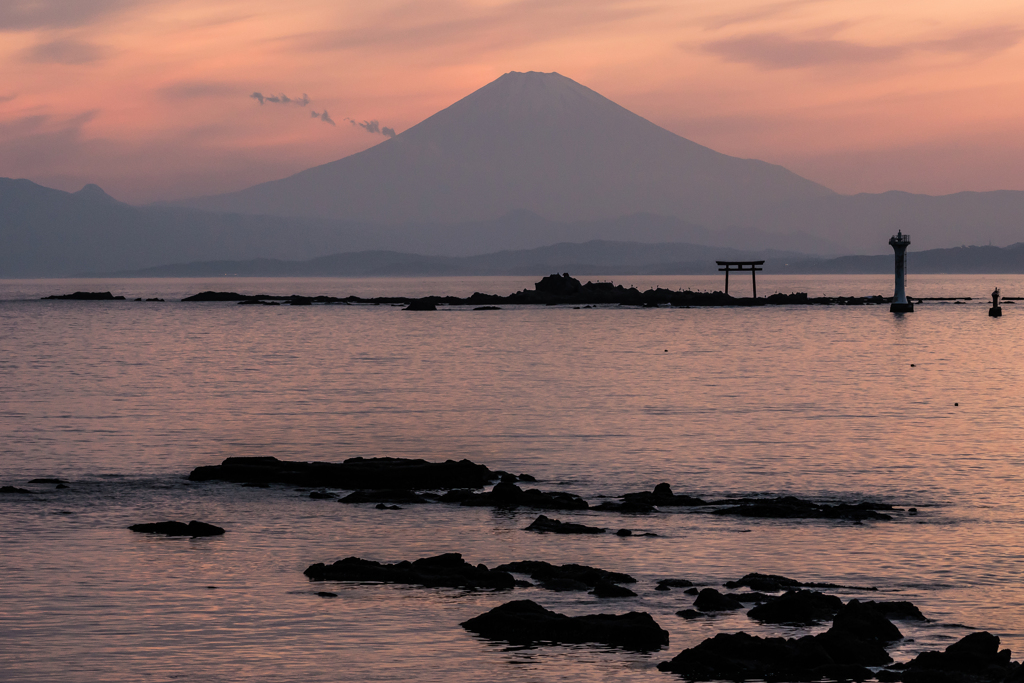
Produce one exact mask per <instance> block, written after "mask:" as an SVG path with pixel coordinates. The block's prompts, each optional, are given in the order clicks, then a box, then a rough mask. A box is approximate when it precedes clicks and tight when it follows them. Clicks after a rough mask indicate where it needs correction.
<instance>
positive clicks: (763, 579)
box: [725, 572, 878, 593]
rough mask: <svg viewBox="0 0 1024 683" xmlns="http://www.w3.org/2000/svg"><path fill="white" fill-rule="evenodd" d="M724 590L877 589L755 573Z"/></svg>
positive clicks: (771, 591)
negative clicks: (807, 581)
mask: <svg viewBox="0 0 1024 683" xmlns="http://www.w3.org/2000/svg"><path fill="white" fill-rule="evenodd" d="M725 587H726V588H744V587H745V588H749V589H751V590H754V591H759V592H765V593H779V592H781V591H786V590H791V589H793V588H849V589H852V590H861V591H874V590H878V589H877V588H870V587H864V586H841V585H839V584H837V583H822V582H813V581H812V582H809V583H805V582H803V581H797V580H796V579H790V578H788V577H786V576H779V575H777V574H758V573H756V572H754V573H751V574H747V575H745V576H744V577H743V578H741V579H738V580H736V581H726V582H725Z"/></svg>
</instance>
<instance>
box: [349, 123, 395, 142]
mask: <svg viewBox="0 0 1024 683" xmlns="http://www.w3.org/2000/svg"><path fill="white" fill-rule="evenodd" d="M345 120H346V121H348V122H349V123H351V124H352V125H353V126H359V127H360V128H362V129H363V130H365V131H366V132H367V133H373V134H374V135H383V136H384V137H387V138H393V137H395V135H397V133H395V129H394V128H388V127H387V126H384V127H383V128H381V125H380V121H378V120H377V119H373V120H372V121H356V120H355V119H350V118H346V119H345Z"/></svg>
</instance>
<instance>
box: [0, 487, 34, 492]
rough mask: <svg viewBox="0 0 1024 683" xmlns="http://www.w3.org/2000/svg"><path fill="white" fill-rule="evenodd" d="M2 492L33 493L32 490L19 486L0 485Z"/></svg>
mask: <svg viewBox="0 0 1024 683" xmlns="http://www.w3.org/2000/svg"><path fill="white" fill-rule="evenodd" d="M0 493H32V491H29V490H28V489H22V488H18V487H17V486H0Z"/></svg>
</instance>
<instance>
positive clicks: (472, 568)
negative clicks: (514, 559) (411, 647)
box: [303, 553, 515, 589]
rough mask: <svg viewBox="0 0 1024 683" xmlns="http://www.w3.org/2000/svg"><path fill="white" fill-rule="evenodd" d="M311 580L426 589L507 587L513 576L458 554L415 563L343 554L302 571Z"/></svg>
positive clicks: (446, 554)
mask: <svg viewBox="0 0 1024 683" xmlns="http://www.w3.org/2000/svg"><path fill="white" fill-rule="evenodd" d="M303 573H304V574H305V575H306V576H307V577H308V578H309V579H310V580H311V581H380V582H382V583H401V584H409V585H415V586H425V587H427V588H492V589H510V588H514V587H515V579H513V578H512V575H511V574H509V573H508V572H507V571H504V570H502V569H500V568H497V569H488V568H487V567H486V566H485V565H482V564H478V565H472V564H470V563H468V562H466V561H465V560H464V559H462V555H461V554H459V553H445V554H443V555H436V556H434V557H424V558H421V559H418V560H416V561H414V562H408V561H404V562H398V563H396V564H382V563H380V562H374V561H373V560H363V559H361V558H358V557H346V558H345V559H344V560H338V561H337V562H335V563H333V564H324V563H323V562H318V563H316V564H313V565H310V566H309V567H308V568H307V569H306V571H305V572H303Z"/></svg>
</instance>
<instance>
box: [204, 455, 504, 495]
mask: <svg viewBox="0 0 1024 683" xmlns="http://www.w3.org/2000/svg"><path fill="white" fill-rule="evenodd" d="M501 474H502V473H501V472H493V471H491V470H490V469H488V468H487V466H485V465H477V464H476V463H473V462H471V461H469V460H459V461H455V460H446V461H445V462H428V461H426V460H419V459H415V460H414V459H408V458H349V459H348V460H345V461H344V462H340V463H334V462H294V461H288V460H278V459H277V458H274V457H266V456H265V457H240V458H227V459H226V460H224V462H222V463H221V464H220V465H208V466H204V467H197V468H195V469H194V470H192V473H191V474H189V476H188V478H189V480H190V481H230V482H235V483H244V484H289V485H293V486H304V487H309V488H336V489H375V490H380V489H384V490H388V489H391V490H393V489H416V490H427V489H452V488H471V489H472V488H482V487H484V486H486V485H487V484H489V483H490V482H492V481H494V480H496V479H498V478H500V477H501Z"/></svg>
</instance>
